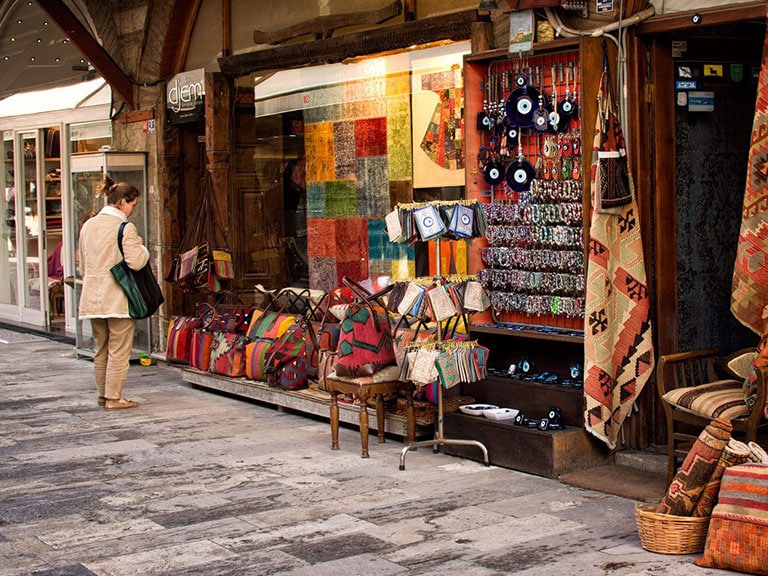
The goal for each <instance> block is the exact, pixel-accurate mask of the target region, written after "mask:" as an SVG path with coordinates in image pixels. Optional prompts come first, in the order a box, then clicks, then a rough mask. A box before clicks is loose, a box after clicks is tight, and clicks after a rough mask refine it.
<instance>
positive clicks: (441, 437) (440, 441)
mask: <svg viewBox="0 0 768 576" xmlns="http://www.w3.org/2000/svg"><path fill="white" fill-rule="evenodd" d="M450 203H451V202H440V201H437V202H426V203H424V205H428V204H433V205H439V204H450ZM436 240H437V242H436V244H435V256H436V258H435V260H436V264H435V268H436V272H435V278H434V283H439V282H441V281H442V280H443V277H442V273H441V270H440V268H441V265H440V259H441V254H440V242H441V239H440V237H437V238H436ZM466 328H467V330H469V326H468V325H467V326H466ZM437 338H438V340H442V339H443V327H442V323H441V322H437ZM436 388H437V428H436V430H435V437H434V438H433V439H432V440H420V441H415V442H410V443H408V445H407V446H405V447H404V448H403V449H402V451H401V452H400V470H405V456H406V455H407V454H408V452H409V451H411V450H416V449H418V448H422V447H425V446H431V447H432V452H433V453H434V454H437V453H438V452H439V451H440V447H441V446H446V445H455V446H476V447H477V448H479V449H480V450H481V451H482V453H483V463H484V464H485V465H486V466H490V465H491V462H490V460H489V459H488V449H487V448H486V447H485V445H484V444H483V443H482V442H479V441H477V440H461V439H455V438H446V437H445V433H444V429H443V416H444V411H443V387H442V385H441V383H440V382H439V381H438V383H437V385H436Z"/></svg>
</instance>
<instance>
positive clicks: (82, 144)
mask: <svg viewBox="0 0 768 576" xmlns="http://www.w3.org/2000/svg"><path fill="white" fill-rule="evenodd" d="M69 136H70V138H69V140H70V149H69V150H70V152H71V153H72V154H82V153H85V152H98V151H99V150H101V148H102V147H103V146H111V145H112V124H111V122H108V121H105V122H88V123H84V124H72V125H71V126H70V129H69Z"/></svg>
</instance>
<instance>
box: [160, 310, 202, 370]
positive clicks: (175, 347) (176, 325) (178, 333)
mask: <svg viewBox="0 0 768 576" xmlns="http://www.w3.org/2000/svg"><path fill="white" fill-rule="evenodd" d="M198 326H200V318H198V317H197V316H176V317H174V318H172V319H171V322H170V323H169V324H168V336H167V338H166V343H165V359H166V360H167V361H169V362H183V363H186V364H189V355H190V351H191V347H192V334H193V332H194V330H195V328H197V327H198Z"/></svg>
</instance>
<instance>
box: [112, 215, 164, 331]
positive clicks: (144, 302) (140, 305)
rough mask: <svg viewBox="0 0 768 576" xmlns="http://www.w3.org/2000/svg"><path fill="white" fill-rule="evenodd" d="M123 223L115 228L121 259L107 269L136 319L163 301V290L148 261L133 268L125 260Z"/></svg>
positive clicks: (144, 316)
mask: <svg viewBox="0 0 768 576" xmlns="http://www.w3.org/2000/svg"><path fill="white" fill-rule="evenodd" d="M125 225H126V223H125V222H123V223H121V224H120V228H119V229H118V230H117V246H118V248H120V255H121V256H122V257H123V259H122V260H120V262H118V263H117V264H115V265H114V266H112V268H110V269H109V271H110V273H111V274H112V276H113V277H114V279H115V280H117V283H118V284H120V287H121V288H122V289H123V292H124V293H125V295H126V296H127V297H128V315H129V316H130V317H131V318H137V319H141V318H148V317H149V316H152V314H154V313H155V312H156V311H157V309H158V308H159V307H160V304H162V303H163V291H162V290H160V285H159V284H158V283H157V279H156V278H155V274H154V273H153V272H152V267H151V266H150V265H149V262H147V264H146V266H144V268H142V269H141V270H133V269H131V268H130V267H129V266H128V264H127V263H126V262H125V254H124V252H123V229H124V228H125Z"/></svg>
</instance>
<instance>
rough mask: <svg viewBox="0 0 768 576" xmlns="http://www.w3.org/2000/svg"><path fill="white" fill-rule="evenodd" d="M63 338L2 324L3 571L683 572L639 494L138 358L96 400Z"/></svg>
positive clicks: (481, 575)
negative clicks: (456, 452)
mask: <svg viewBox="0 0 768 576" xmlns="http://www.w3.org/2000/svg"><path fill="white" fill-rule="evenodd" d="M92 371H93V365H92V363H91V362H90V361H89V360H87V359H79V358H77V357H76V355H75V354H74V350H73V349H72V347H71V345H70V344H67V343H63V342H56V341H49V340H46V339H43V338H40V337H38V336H32V335H26V334H16V333H13V332H10V331H3V330H0V576H21V575H25V576H29V575H30V574H33V575H42V576H159V575H163V576H182V575H183V576H234V575H238V576H240V575H242V574H248V575H260V574H270V575H293V576H304V575H311V576H318V575H320V576H322V575H326V574H328V575H331V574H333V575H335V574H344V575H347V574H365V575H366V576H386V575H390V574H393V575H397V574H415V575H433V574H434V575H437V574H440V575H443V574H462V575H469V576H486V575H498V574H521V575H524V576H538V575H542V576H543V575H547V576H549V575H551V574H555V573H562V574H569V575H571V574H583V575H587V576H594V575H601V574H602V575H611V576H635V575H638V576H639V575H646V576H651V575H653V576H682V575H683V574H686V575H687V574H692V573H694V572H695V573H696V574H701V575H702V576H708V575H710V574H721V575H723V576H725V575H726V574H728V573H727V572H723V571H717V570H708V569H701V568H695V567H693V564H692V560H693V558H694V557H695V556H664V555H657V554H652V553H649V552H647V551H645V550H643V549H642V547H641V546H640V542H639V538H638V535H637V530H636V527H635V520H634V505H635V502H636V501H635V500H633V499H631V498H626V497H622V496H620V495H611V494H607V493H606V492H603V491H597V490H592V489H588V488H584V487H581V486H572V485H566V484H564V483H561V482H559V481H557V480H553V479H548V478H541V477H537V476H533V475H530V474H524V473H521V472H517V471H514V470H507V469H503V468H497V467H493V466H491V467H485V466H483V465H482V463H479V462H475V461H472V460H464V459H461V458H458V457H455V456H447V455H445V454H434V453H433V452H432V450H431V449H429V448H423V449H419V450H415V451H410V452H409V453H408V458H407V461H406V469H405V470H399V457H400V452H401V450H402V448H403V445H402V444H401V443H400V442H398V441H397V440H392V439H388V441H387V442H386V443H383V444H379V443H378V442H376V437H375V435H372V436H371V445H370V454H371V457H370V458H368V459H363V458H361V457H360V437H359V433H358V431H357V429H356V428H355V427H354V426H348V425H345V426H342V427H341V430H340V441H341V450H331V449H330V425H329V423H328V421H327V420H326V419H324V418H317V417H307V416H303V415H300V414H296V413H292V412H290V411H280V410H276V409H275V408H274V407H271V406H267V405H263V404H259V403H258V402H254V401H247V400H243V399H238V398H234V397H232V396H228V395H226V394H221V393H216V392H211V391H210V390H204V389H199V388H195V387H194V386H192V385H190V384H188V383H186V382H184V381H183V379H182V378H181V376H180V373H179V370H178V369H177V368H175V367H169V366H162V365H161V366H151V367H142V366H140V365H132V366H131V368H130V371H129V381H128V384H127V386H126V391H125V393H126V396H127V397H129V398H134V399H137V400H138V401H139V402H140V405H139V407H138V408H136V409H134V410H125V411H118V412H106V411H105V410H103V409H101V408H99V407H98V406H97V405H96V392H95V385H94V384H93V375H92Z"/></svg>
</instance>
